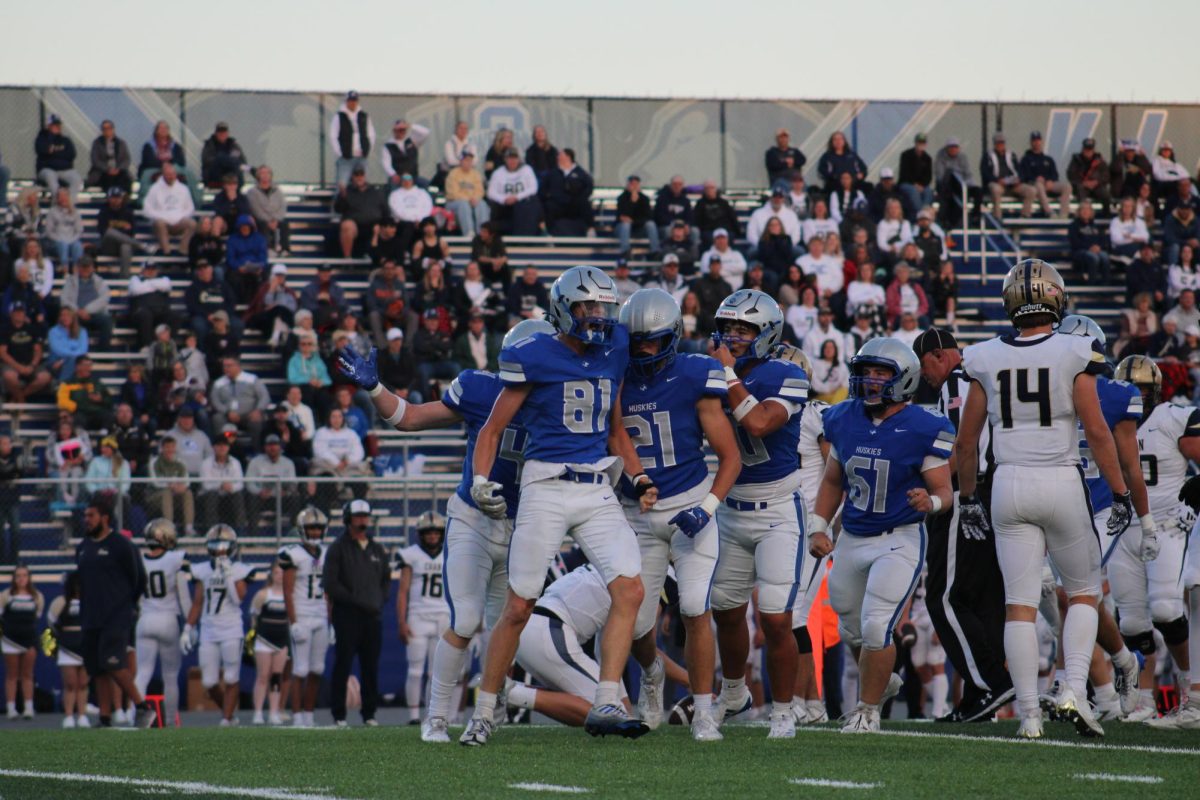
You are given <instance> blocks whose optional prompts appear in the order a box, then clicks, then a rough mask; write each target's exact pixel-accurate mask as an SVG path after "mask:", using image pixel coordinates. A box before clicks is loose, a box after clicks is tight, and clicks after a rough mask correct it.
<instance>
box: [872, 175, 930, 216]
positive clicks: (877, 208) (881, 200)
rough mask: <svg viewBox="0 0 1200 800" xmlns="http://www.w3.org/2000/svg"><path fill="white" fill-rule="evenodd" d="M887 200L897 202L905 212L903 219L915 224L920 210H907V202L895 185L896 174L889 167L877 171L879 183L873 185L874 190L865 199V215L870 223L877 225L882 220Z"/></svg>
mask: <svg viewBox="0 0 1200 800" xmlns="http://www.w3.org/2000/svg"><path fill="white" fill-rule="evenodd" d="M889 200H899V201H900V207H901V208H902V209H903V210H904V212H905V219H907V220H909V221H910V222H912V223H914V224H915V223H916V215H917V211H919V210H920V209H919V208H916V209H913V210H912V211H909V210H908V208H907V207H906V204H907V202H908V200H907V198H906V197H905V196H904V193H903V192H901V191H900V187H899V186H897V185H896V173H895V172H894V171H893V170H892V168H891V167H884V168H883V169H881V170H879V183H877V184H875V188H874V189H872V190H871V196H870V197H869V198H867V213H868V215H869V216H870V218H871V221H872V222H875V223H878V222H879V220H881V219H883V212H884V210H885V209H886V208H887V203H888V201H889Z"/></svg>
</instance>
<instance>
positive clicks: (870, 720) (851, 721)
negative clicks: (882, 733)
mask: <svg viewBox="0 0 1200 800" xmlns="http://www.w3.org/2000/svg"><path fill="white" fill-rule="evenodd" d="M842 733H879V706H868V705H864V704H863V703H859V704H858V707H857V708H855V709H854V710H853V711H851V712H850V714H849V716H847V717H846V722H845V723H844V724H843V725H842Z"/></svg>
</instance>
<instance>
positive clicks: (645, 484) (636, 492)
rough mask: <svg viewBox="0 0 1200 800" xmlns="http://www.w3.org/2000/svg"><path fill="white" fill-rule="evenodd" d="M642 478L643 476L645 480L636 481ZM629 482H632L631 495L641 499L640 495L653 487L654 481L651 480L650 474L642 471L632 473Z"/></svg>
mask: <svg viewBox="0 0 1200 800" xmlns="http://www.w3.org/2000/svg"><path fill="white" fill-rule="evenodd" d="M642 478H645V479H646V480H644V481H641V482H640V483H639V482H638V481H640V480H641V479H642ZM629 482H630V483H632V484H633V496H634V497H636V498H637V499H639V500H641V499H642V496H643V495H644V494H646V492H648V491H650V490H651V489H653V488H654V481H652V480H651V479H650V476H649V475H647V474H646V473H644V472H639V473H638V474H637V475H634V476H633V477H632V478H630V479H629Z"/></svg>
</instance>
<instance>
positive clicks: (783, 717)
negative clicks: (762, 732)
mask: <svg viewBox="0 0 1200 800" xmlns="http://www.w3.org/2000/svg"><path fill="white" fill-rule="evenodd" d="M767 738H768V739H795V738H796V720H795V719H794V718H793V717H792V712H791V711H790V710H788V711H780V712H779V713H778V714H776V713H772V714H771V730H770V731H769V732H768V733H767Z"/></svg>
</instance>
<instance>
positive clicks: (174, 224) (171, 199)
mask: <svg viewBox="0 0 1200 800" xmlns="http://www.w3.org/2000/svg"><path fill="white" fill-rule="evenodd" d="M142 213H143V214H145V215H146V218H147V219H149V220H150V222H151V225H152V226H153V228H154V235H155V236H156V237H158V248H159V251H160V252H161V253H162V254H163V255H169V254H170V252H171V237H172V236H178V237H179V252H180V253H183V254H186V253H187V251H188V245H189V244H191V241H192V234H194V233H195V232H196V220H195V219H193V218H192V216H193V214H195V213H196V206H195V205H194V204H193V203H192V193H191V191H190V190H189V189H188V188H187V187H186V186H184V185H183V183H182V182H180V180H179V176H178V174H177V173H176V171H175V165H174V164H172V163H170V162H167V163H165V164H163V166H162V175H161V176H160V177H159V179H158V180H156V181H155V182H154V185H153V186H151V187H150V191H149V192H147V193H146V202H145V203H144V204H143V206H142Z"/></svg>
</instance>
